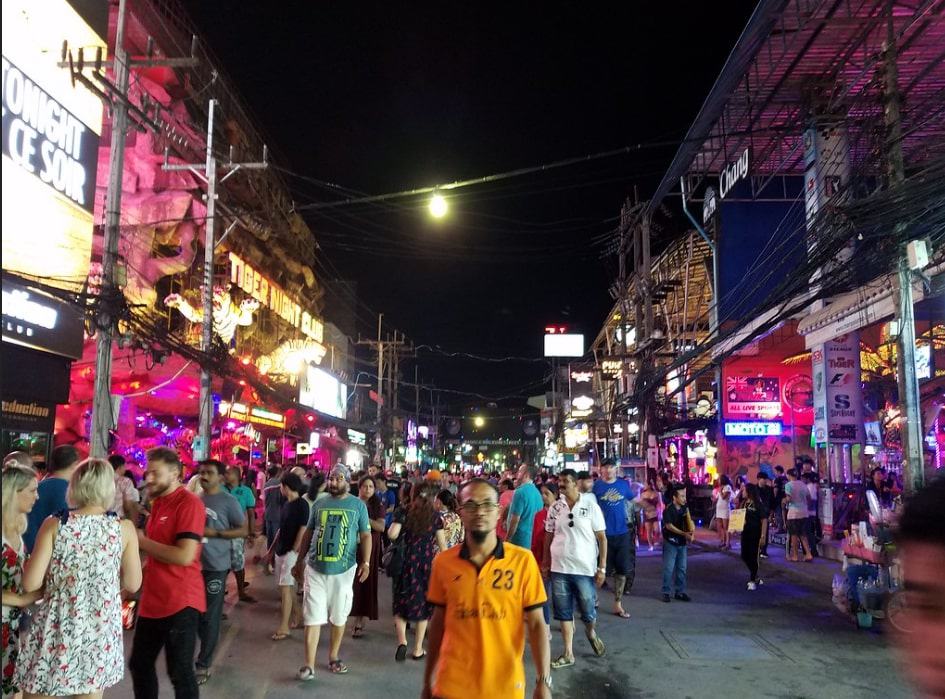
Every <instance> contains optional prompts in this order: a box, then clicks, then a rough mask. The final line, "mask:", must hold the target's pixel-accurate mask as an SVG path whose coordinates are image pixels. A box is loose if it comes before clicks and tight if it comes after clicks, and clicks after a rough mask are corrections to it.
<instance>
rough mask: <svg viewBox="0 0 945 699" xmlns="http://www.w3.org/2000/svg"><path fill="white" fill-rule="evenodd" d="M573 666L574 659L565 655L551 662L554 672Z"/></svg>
mask: <svg viewBox="0 0 945 699" xmlns="http://www.w3.org/2000/svg"><path fill="white" fill-rule="evenodd" d="M572 665H574V658H568V657H565V656H564V655H559V656H558V657H557V658H555V659H554V660H552V661H551V669H552V670H560V669H561V668H563V667H571V666H572Z"/></svg>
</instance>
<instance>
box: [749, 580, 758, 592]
mask: <svg viewBox="0 0 945 699" xmlns="http://www.w3.org/2000/svg"><path fill="white" fill-rule="evenodd" d="M748 589H749V590H757V589H758V584H757V583H754V582H749V583H748Z"/></svg>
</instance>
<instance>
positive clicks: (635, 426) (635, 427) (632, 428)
mask: <svg viewBox="0 0 945 699" xmlns="http://www.w3.org/2000/svg"><path fill="white" fill-rule="evenodd" d="M639 431H640V426H639V425H638V424H637V423H635V422H631V423H629V424H628V425H627V432H629V433H630V434H636V433H637V432H639Z"/></svg>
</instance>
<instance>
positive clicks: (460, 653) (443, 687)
mask: <svg viewBox="0 0 945 699" xmlns="http://www.w3.org/2000/svg"><path fill="white" fill-rule="evenodd" d="M547 599H548V598H547V596H546V594H545V586H544V584H543V583H542V580H541V573H540V572H539V570H538V564H537V563H536V562H535V557H534V556H533V555H532V552H531V551H529V550H528V549H524V548H521V547H520V546H515V545H513V544H508V543H503V542H502V540H501V539H500V540H499V542H498V545H497V546H496V549H495V552H494V553H493V555H492V557H491V558H490V559H489V560H487V561H486V562H485V564H484V565H483V566H482V569H480V570H477V569H476V566H475V564H474V563H472V562H471V561H470V560H469V551H468V550H467V548H466V544H465V543H463V545H462V546H454V547H453V548H451V549H447V550H446V551H443V552H442V553H440V554H439V555H437V557H436V558H435V559H433V571H432V573H431V574H430V588H429V591H428V593H427V601H428V602H429V603H430V604H433V605H436V606H438V607H442V608H443V612H444V628H443V642H442V644H441V645H440V656H439V658H438V661H437V666H436V670H435V671H434V679H433V695H434V696H436V697H442V699H454V697H455V698H457V699H460V698H461V699H474V698H475V697H489V698H490V699H493V698H498V697H502V698H503V699H505V698H509V699H515V698H520V697H524V696H525V666H524V664H523V662H522V656H523V655H524V654H525V625H524V623H523V621H524V615H525V612H526V611H529V610H531V609H536V608H538V607H541V606H542V605H543V604H544V603H545V602H546V601H547Z"/></svg>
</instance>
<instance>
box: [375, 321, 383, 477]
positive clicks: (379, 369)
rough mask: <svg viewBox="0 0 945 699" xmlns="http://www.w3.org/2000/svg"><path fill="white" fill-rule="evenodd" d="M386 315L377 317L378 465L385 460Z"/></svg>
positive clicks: (376, 441) (376, 439)
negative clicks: (382, 338) (384, 325)
mask: <svg viewBox="0 0 945 699" xmlns="http://www.w3.org/2000/svg"><path fill="white" fill-rule="evenodd" d="M383 322H384V314H383V313H379V314H378V316H377V434H376V435H375V437H374V449H375V454H376V458H377V461H378V464H380V463H381V462H382V461H383V459H384V436H383V432H384V418H383V409H384V342H383V341H382V340H381V326H382V324H383Z"/></svg>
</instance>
